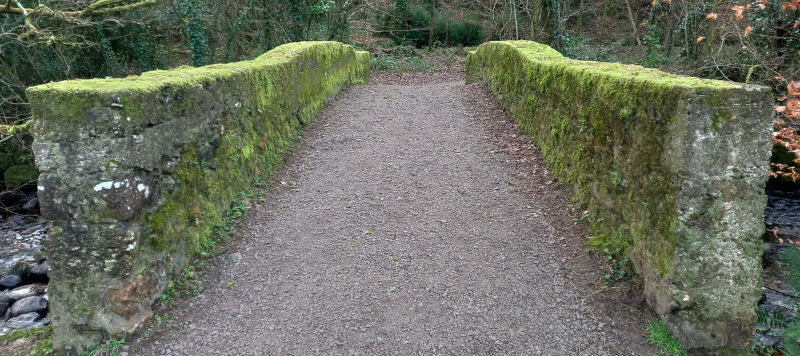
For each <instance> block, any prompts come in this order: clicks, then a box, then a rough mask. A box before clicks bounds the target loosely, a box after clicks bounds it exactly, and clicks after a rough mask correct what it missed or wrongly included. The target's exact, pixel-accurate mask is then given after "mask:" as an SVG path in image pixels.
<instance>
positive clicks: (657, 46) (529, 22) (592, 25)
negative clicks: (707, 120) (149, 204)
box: [0, 0, 800, 188]
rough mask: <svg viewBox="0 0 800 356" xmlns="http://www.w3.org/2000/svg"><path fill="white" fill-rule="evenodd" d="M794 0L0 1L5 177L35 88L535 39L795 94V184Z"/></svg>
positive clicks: (18, 151) (412, 54)
mask: <svg viewBox="0 0 800 356" xmlns="http://www.w3.org/2000/svg"><path fill="white" fill-rule="evenodd" d="M3 3H4V4H3ZM799 6H800V0H789V1H784V0H779V1H775V0H755V1H752V2H737V1H731V0H671V1H670V0H654V1H651V0H646V1H643V0H605V1H586V0H297V1H288V0H215V1H208V0H2V2H0V54H2V55H1V56H0V97H2V101H0V124H3V126H0V172H6V171H7V170H8V169H10V168H14V167H16V168H14V169H13V170H12V171H13V172H10V173H8V172H7V173H6V174H5V178H4V181H3V183H4V184H5V185H6V186H7V187H8V188H15V186H17V185H20V184H23V183H24V182H25V181H27V180H29V179H28V178H30V177H35V171H34V170H32V167H31V166H30V165H31V164H32V160H33V158H32V156H31V153H30V150H29V145H30V141H31V137H30V136H29V135H28V134H27V133H26V132H27V126H25V125H24V124H25V123H26V122H28V120H29V119H30V112H29V107H28V105H27V100H26V98H25V89H26V88H27V87H29V86H33V85H38V84H42V83H46V82H50V81H59V80H67V79H78V78H97V77H124V76H128V75H132V74H138V73H141V72H144V71H149V70H154V69H167V68H173V67H176V66H181V65H194V66H200V65H205V64H210V63H218V62H231V61H239V60H245V59H252V58H255V57H257V56H258V55H260V54H262V53H264V52H266V51H268V50H270V49H271V48H274V47H276V46H278V45H280V44H283V43H287V42H293V41H302V40H337V41H342V42H345V43H350V44H353V45H355V46H357V47H359V48H361V49H366V50H369V51H371V52H373V53H374V54H376V58H375V60H374V61H375V62H374V65H375V66H374V67H375V68H377V69H379V70H380V69H383V70H387V69H389V70H391V69H395V70H415V69H416V70H419V69H422V70H432V69H435V66H433V65H427V66H426V65H421V66H417V67H413V66H412V67H409V66H407V65H406V66H401V65H397V64H398V63H406V64H407V63H415V62H414V61H417V62H418V63H422V62H425V61H424V60H420V56H419V53H420V52H424V51H421V50H415V49H414V48H428V49H434V50H435V49H437V48H438V49H441V48H446V47H455V46H459V47H460V46H475V45H478V44H480V43H481V42H484V41H489V40H503V39H532V40H535V41H538V42H541V43H546V44H550V45H551V46H553V47H554V48H556V49H557V50H559V51H561V52H562V53H564V54H565V55H567V56H569V57H572V58H578V59H586V60H600V61H618V62H623V63H636V64H642V65H644V66H647V67H659V68H661V69H662V70H665V71H669V72H675V73H679V74H685V75H693V76H699V77H707V78H717V79H726V80H733V81H738V82H749V83H760V84H764V85H768V86H770V87H772V88H774V91H775V94H776V97H783V96H786V95H787V94H788V95H789V96H788V98H786V97H783V98H782V99H784V101H781V102H776V105H777V108H778V111H781V112H782V114H780V115H781V116H780V117H778V118H777V120H776V125H777V126H776V130H777V131H776V132H777V136H776V137H777V138H776V140H777V141H776V142H777V143H780V145H781V146H783V147H785V148H786V149H785V150H783V149H780V148H777V149H778V151H780V152H778V153H779V155H782V156H781V157H779V159H778V160H777V161H776V164H778V165H781V166H774V171H775V172H774V173H773V174H774V175H775V176H777V177H782V178H785V179H789V180H797V179H798V178H800V176H797V173H795V172H794V169H795V167H797V168H800V160H798V157H800V146H797V145H796V141H797V140H796V139H797V135H796V133H795V132H794V130H793V129H792V128H791V126H792V124H793V123H796V118H798V117H800V100H797V99H796V94H800V83H797V88H795V87H794V86H792V85H790V84H791V83H792V81H793V80H800V73H798V60H800V36H799V35H800V29H798V26H800V22H798V21H799V20H800V12H798V11H797V10H798V7H799ZM451 53H452V52H451ZM460 53H461V54H463V53H464V52H463V51H461V52H460ZM423 64H424V63H423ZM428 64H429V63H428ZM403 68H404V69H403ZM15 125H16V126H15ZM20 125H22V126H20ZM795 127H797V126H795ZM781 130H783V131H781ZM787 130H788V131H787ZM776 147H777V146H776ZM793 151H796V152H793ZM20 167H22V168H20Z"/></svg>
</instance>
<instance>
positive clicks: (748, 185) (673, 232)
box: [467, 41, 772, 354]
mask: <svg viewBox="0 0 800 356" xmlns="http://www.w3.org/2000/svg"><path fill="white" fill-rule="evenodd" d="M467 81H468V82H479V81H480V82H485V83H487V84H488V85H489V87H490V88H491V89H492V91H493V92H494V93H495V95H497V97H498V99H499V100H500V102H501V103H502V104H503V106H504V107H505V108H506V109H507V110H508V112H509V113H510V115H511V117H512V118H513V119H514V120H515V121H516V122H517V123H518V124H519V126H520V127H521V128H522V130H524V131H525V132H526V133H527V134H529V135H530V136H531V137H532V138H533V139H534V140H535V141H536V142H537V143H538V144H539V146H540V147H541V150H542V152H543V153H544V155H545V158H546V159H547V161H548V163H549V164H550V166H551V167H552V168H553V170H554V172H555V174H556V175H557V176H559V178H561V179H562V181H564V182H566V183H567V184H571V185H575V186H576V187H577V188H578V189H577V192H578V193H577V195H578V198H579V200H580V202H581V203H582V204H585V205H586V206H587V207H588V210H589V211H590V218H591V221H592V228H593V229H594V230H596V231H595V232H596V235H597V236H596V237H595V238H594V239H596V240H597V241H600V242H601V243H603V244H605V246H607V247H609V248H611V249H615V248H625V249H626V251H625V253H626V254H627V256H629V257H630V259H631V260H632V261H633V264H634V267H635V269H636V272H637V273H638V274H640V275H641V276H642V277H643V278H644V281H645V291H644V292H645V295H646V298H647V302H648V304H649V305H650V306H651V307H652V308H653V309H654V310H655V311H656V312H657V313H658V315H660V317H661V318H662V319H663V320H664V321H665V322H666V323H667V325H668V326H669V327H670V330H671V331H672V332H673V333H674V334H675V335H677V337H678V338H679V339H680V340H681V342H682V343H683V344H684V345H685V346H686V347H687V348H688V349H690V350H692V352H694V353H698V354H699V353H711V354H716V353H720V352H723V353H724V352H728V351H730V350H737V349H738V350H741V349H744V348H746V347H748V345H749V344H750V343H751V342H752V340H753V336H754V332H755V324H756V314H755V309H756V303H757V302H758V299H759V297H760V295H761V291H760V286H761V276H760V272H761V263H760V254H761V242H760V236H761V233H762V232H763V228H764V227H763V221H764V216H763V214H764V208H765V206H766V196H765V194H764V186H765V183H766V180H767V178H768V170H769V157H770V149H771V131H772V130H771V122H772V120H771V117H772V98H771V96H770V93H769V90H768V89H767V88H764V87H760V86H754V85H743V84H738V83H732V82H723V81H714V80H704V79H698V78H690V77H680V76H675V75H670V74H666V73H663V72H659V71H657V70H653V69H646V68H642V67H640V66H634V65H622V64H618V63H597V62H583V61H576V60H571V59H567V58H564V57H562V56H561V55H560V54H559V53H558V52H556V51H554V50H553V49H551V48H550V47H548V46H545V45H541V44H538V43H535V42H527V41H513V42H490V43H486V44H483V45H481V46H480V47H479V48H478V49H477V51H475V52H473V53H471V54H470V55H469V57H468V59H467ZM726 350H728V351H726Z"/></svg>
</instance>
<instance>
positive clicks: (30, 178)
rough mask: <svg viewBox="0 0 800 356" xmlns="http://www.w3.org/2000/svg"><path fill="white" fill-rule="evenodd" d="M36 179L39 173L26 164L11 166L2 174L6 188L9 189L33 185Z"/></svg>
mask: <svg viewBox="0 0 800 356" xmlns="http://www.w3.org/2000/svg"><path fill="white" fill-rule="evenodd" d="M38 177H39V171H37V170H36V167H34V166H31V165H28V164H21V165H16V166H11V167H9V168H8V169H6V171H5V172H4V173H3V179H4V182H5V185H6V188H10V189H13V188H18V187H21V186H23V185H27V184H34V183H36V179H37V178H38Z"/></svg>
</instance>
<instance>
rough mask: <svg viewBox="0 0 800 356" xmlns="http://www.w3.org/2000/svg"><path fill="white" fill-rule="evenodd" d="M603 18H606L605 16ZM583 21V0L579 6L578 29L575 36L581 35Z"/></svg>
mask: <svg viewBox="0 0 800 356" xmlns="http://www.w3.org/2000/svg"><path fill="white" fill-rule="evenodd" d="M603 19H604V20H605V17H604V18H603ZM581 22H583V0H581V4H580V5H579V6H578V30H577V31H576V33H575V37H581Z"/></svg>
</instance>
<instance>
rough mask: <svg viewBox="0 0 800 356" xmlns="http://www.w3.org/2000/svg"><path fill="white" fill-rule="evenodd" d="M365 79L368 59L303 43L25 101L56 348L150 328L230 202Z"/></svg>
mask: <svg viewBox="0 0 800 356" xmlns="http://www.w3.org/2000/svg"><path fill="white" fill-rule="evenodd" d="M368 80H369V54H368V53H366V52H358V51H355V50H353V48H352V47H350V46H346V45H343V44H341V43H337V42H300V43H291V44H287V45H283V46H280V47H278V48H276V49H274V50H272V51H270V52H268V53H266V54H264V55H263V56H261V57H259V58H257V59H255V60H251V61H243V62H237V63H230V64H215V65H210V66H206V67H202V68H191V67H184V68H178V69H175V70H169V71H153V72H147V73H144V74H142V75H141V76H132V77H128V78H125V79H94V80H75V81H64V82H58V83H50V84H45V85H41V86H37V87H33V88H30V89H28V91H27V94H28V98H29V99H30V103H31V109H32V112H33V117H34V125H33V129H32V132H33V135H34V137H35V142H34V144H33V150H34V152H35V155H36V165H37V167H38V168H39V170H40V171H41V175H40V177H39V186H38V189H39V202H40V206H41V212H42V215H43V216H44V217H45V218H47V219H49V220H51V221H52V223H53V232H52V234H51V236H49V237H48V239H47V242H46V250H47V254H48V258H49V261H50V268H51V275H50V276H51V279H50V285H49V295H50V305H51V313H50V315H51V317H52V321H53V325H54V327H55V336H54V339H53V345H54V347H55V348H56V349H59V350H68V351H70V352H71V353H76V352H80V351H82V350H83V349H84V348H85V347H86V346H87V345H90V344H94V343H97V341H99V338H101V337H104V336H112V337H119V336H121V335H122V334H124V333H126V332H129V331H132V330H134V329H136V328H137V327H138V326H140V325H141V324H142V323H143V322H144V321H145V320H147V319H148V318H149V317H150V316H151V315H152V309H151V305H152V303H153V301H154V300H155V299H156V298H158V297H159V296H160V295H161V293H162V292H163V291H164V288H165V286H166V285H167V283H168V282H169V279H170V278H171V276H172V275H173V274H174V273H175V272H176V271H177V270H179V269H180V268H181V267H182V265H183V264H184V263H185V261H187V260H188V259H189V258H190V257H192V256H195V255H196V254H197V252H198V251H199V250H200V249H201V248H202V246H203V245H207V244H208V242H209V241H208V240H209V239H210V238H211V233H212V229H213V228H214V226H215V225H217V224H218V223H219V222H220V219H221V218H222V214H223V212H224V211H225V210H226V209H227V208H229V207H230V204H231V200H232V199H234V198H236V197H237V196H238V195H239V194H240V193H241V192H242V191H244V190H247V189H250V188H252V187H253V184H254V177H256V176H258V175H259V174H262V173H264V172H266V171H268V170H270V169H271V168H272V167H273V165H274V164H275V163H276V161H277V160H279V159H281V157H280V153H281V151H282V150H284V149H285V148H287V147H288V146H289V145H290V144H291V143H292V142H293V139H294V138H295V137H296V136H297V135H298V133H299V132H300V131H301V130H303V128H304V127H305V126H307V125H309V124H311V123H312V122H313V121H314V117H315V116H316V114H317V113H318V112H319V111H320V110H321V109H322V107H323V105H324V103H325V101H326V100H327V99H328V98H330V97H332V96H333V95H335V94H336V93H337V92H338V91H339V90H340V89H341V88H342V87H343V86H345V85H347V84H351V83H358V84H361V83H366V82H367V81H368Z"/></svg>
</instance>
